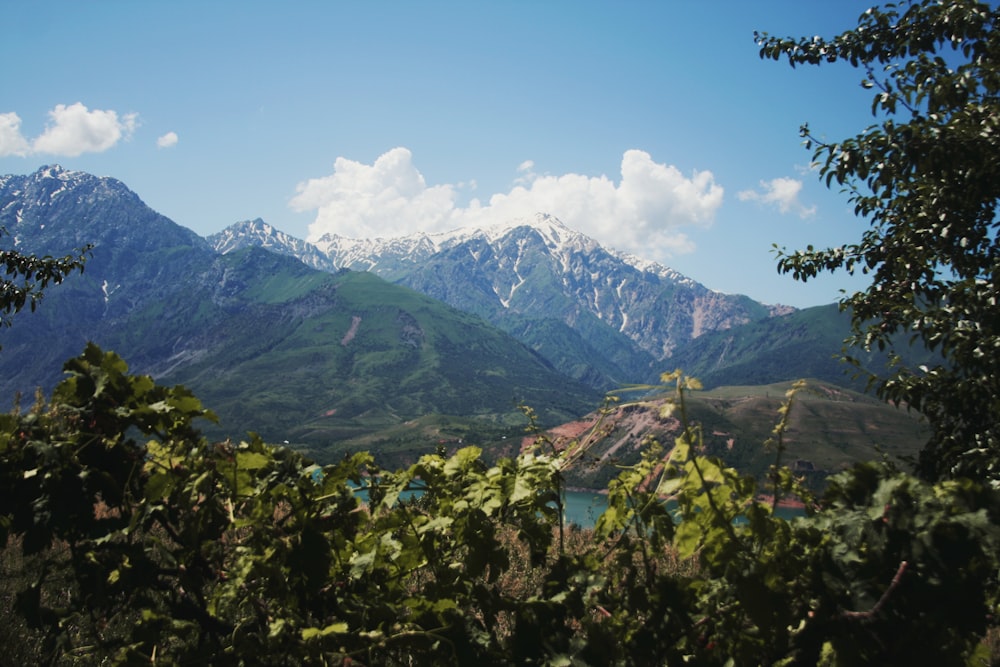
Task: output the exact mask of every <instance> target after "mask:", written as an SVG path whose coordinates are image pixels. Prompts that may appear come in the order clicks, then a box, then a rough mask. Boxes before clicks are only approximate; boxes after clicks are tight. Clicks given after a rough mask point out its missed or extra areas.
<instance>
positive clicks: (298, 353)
mask: <svg viewBox="0 0 1000 667" xmlns="http://www.w3.org/2000/svg"><path fill="white" fill-rule="evenodd" d="M0 228H3V230H5V231H4V232H3V233H0V250H3V249H8V248H10V247H12V246H14V247H16V248H17V249H18V250H19V251H20V252H22V253H24V254H27V255H53V256H57V257H58V256H64V255H67V254H76V252H77V251H78V249H80V248H82V247H84V246H86V245H88V244H92V252H91V254H90V257H89V259H88V260H87V262H86V266H85V270H84V271H83V272H82V273H73V274H72V275H71V276H69V277H68V278H67V279H66V280H65V281H63V283H62V284H59V285H51V284H50V285H49V288H48V289H46V291H45V293H44V299H43V303H42V305H41V306H40V307H39V308H38V309H37V312H22V313H19V314H18V315H17V316H16V317H15V318H14V320H15V321H14V326H12V327H10V328H7V327H0V404H3V406H4V408H3V409H7V406H9V405H10V400H11V399H13V398H14V396H15V395H16V393H17V392H21V393H23V394H24V395H25V396H31V392H32V391H33V390H34V389H35V388H36V387H42V388H44V389H45V390H48V389H51V387H52V386H53V385H54V384H55V382H56V381H57V380H58V379H59V378H60V377H61V375H62V374H61V369H62V368H63V364H64V362H66V360H68V359H71V358H73V357H76V356H77V355H79V354H80V353H81V352H82V351H83V350H84V348H85V346H86V345H87V344H88V342H93V343H95V344H97V345H99V346H101V347H102V348H103V349H104V350H106V351H107V350H114V351H115V352H116V353H118V354H120V355H121V356H122V358H124V359H125V360H126V361H127V363H128V364H129V367H130V369H131V370H132V371H133V372H137V373H148V374H151V375H153V376H154V377H156V378H157V379H159V380H160V381H162V382H164V383H165V384H168V385H169V384H174V383H181V384H183V385H185V386H186V387H188V388H190V389H191V390H193V391H195V393H196V394H197V395H198V396H199V397H200V398H202V399H203V400H204V401H205V404H206V405H207V406H211V408H212V409H213V411H215V412H216V413H217V414H218V415H219V417H220V419H221V425H220V426H218V427H214V426H208V425H205V424H203V425H202V427H203V428H210V429H214V430H213V433H214V434H215V435H217V436H219V437H225V436H228V435H233V436H236V437H239V436H240V434H243V433H245V432H246V431H247V430H253V431H256V432H259V433H261V434H262V435H263V436H264V437H265V438H268V439H270V440H271V441H281V440H290V441H292V442H296V443H297V444H308V445H310V446H316V447H319V448H320V449H321V450H324V451H332V449H331V450H325V448H327V447H339V446H341V445H340V444H338V443H339V442H340V441H343V440H344V439H345V438H347V437H353V436H358V437H362V436H365V435H366V434H368V433H371V432H373V431H377V430H379V429H381V428H387V427H390V426H393V425H397V424H400V423H402V422H405V421H409V420H414V419H417V418H420V417H423V416H426V415H430V414H446V415H449V416H450V417H449V419H450V418H451V416H454V417H457V418H459V419H460V420H463V421H464V420H466V419H468V420H473V421H477V422H478V421H479V420H483V423H484V424H487V425H488V428H489V429H491V430H492V429H494V428H496V426H495V425H496V424H497V423H512V422H510V421H509V420H511V419H514V420H519V419H520V417H521V414H520V412H519V410H518V409H517V403H516V402H515V401H524V402H525V403H526V404H529V405H532V407H533V408H535V409H536V410H538V414H539V415H540V417H541V418H542V419H543V420H546V421H548V423H558V422H560V421H565V420H567V419H570V418H573V417H576V416H579V415H580V414H583V413H585V412H587V411H589V410H591V409H593V406H594V405H595V404H596V402H597V400H598V396H597V394H596V392H594V390H593V388H592V387H588V386H585V385H583V384H582V383H579V382H575V381H573V380H572V379H570V378H567V377H566V376H565V375H563V374H561V373H559V372H558V371H556V369H554V368H553V366H552V364H550V363H548V362H546V360H545V359H543V358H541V357H540V356H539V355H538V354H537V353H534V352H533V351H532V350H530V349H528V348H527V347H526V346H525V345H523V344H522V343H521V342H519V341H517V340H515V339H514V338H513V337H512V336H510V335H509V334H507V333H505V332H503V331H500V330H498V329H497V328H496V327H494V326H491V325H490V324H489V323H487V322H486V321H484V320H482V319H481V318H476V317H471V316H469V315H468V314H466V313H462V312H460V311H457V310H456V309H454V308H451V307H449V306H447V305H445V304H443V303H441V302H440V301H436V300H434V299H431V298H429V297H427V296H425V295H422V294H419V293H416V292H414V291H413V290H411V289H406V288H403V287H401V286H398V285H394V284H392V283H390V282H388V281H385V280H382V279H381V278H379V277H377V276H375V275H373V274H369V273H363V272H359V271H344V272H337V273H335V274H331V273H326V272H322V271H317V270H315V269H313V268H310V267H308V266H305V265H304V264H303V263H302V262H300V261H298V260H296V259H294V258H291V257H286V256H283V255H280V254H278V253H275V252H272V251H268V250H265V249H262V248H259V247H255V246H259V245H267V246H269V247H273V246H271V244H270V243H269V242H270V240H271V239H272V238H273V239H275V243H277V244H278V245H279V246H281V247H282V248H286V249H289V248H291V249H295V250H296V251H301V250H303V249H305V250H308V249H309V248H308V245H307V244H305V243H304V242H298V241H297V240H296V239H292V238H291V237H287V236H284V235H281V234H280V232H278V231H277V230H275V229H273V228H271V227H269V226H266V225H265V224H264V223H262V222H259V221H253V222H248V223H241V224H240V225H238V226H237V228H236V229H234V230H230V231H232V232H233V233H231V234H228V235H227V234H220V235H217V237H216V238H215V241H216V242H219V243H226V244H227V248H229V249H230V250H231V252H229V254H225V255H223V254H220V253H218V252H216V251H215V250H214V249H213V248H212V247H211V246H210V244H209V243H208V242H207V241H206V240H205V239H203V238H202V237H200V236H198V235H197V234H195V233H194V232H193V231H191V230H189V229H186V228H184V227H182V226H180V225H178V224H176V223H174V222H173V221H171V220H169V219H168V218H166V217H165V216H162V215H160V214H159V213H157V212H156V211H154V210H152V209H150V208H149V207H148V206H146V204H144V203H143V202H142V201H141V200H140V198H139V197H138V196H137V195H136V194H135V193H133V192H132V191H130V190H129V189H128V188H127V187H125V186H124V185H123V184H122V183H121V182H120V181H117V180H114V179H111V178H104V177H97V176H93V175H90V174H86V173H83V172H73V171H67V170H64V169H61V168H59V167H45V168H43V169H40V170H38V171H37V172H35V173H33V174H28V175H23V176H22V175H15V176H2V177H0ZM237 230H238V232H237ZM15 243H16V244H17V245H16V246H15ZM241 245H246V246H250V247H243V248H242V249H238V250H237V249H236V248H238V247H239V246H241ZM316 252H318V251H316ZM554 387H558V388H559V391H558V392H554V391H553V388H554ZM213 437H214V436H213ZM429 442H433V441H429ZM425 444H426V443H425ZM317 451H319V450H317Z"/></svg>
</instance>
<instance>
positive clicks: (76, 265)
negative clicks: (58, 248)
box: [0, 227, 92, 326]
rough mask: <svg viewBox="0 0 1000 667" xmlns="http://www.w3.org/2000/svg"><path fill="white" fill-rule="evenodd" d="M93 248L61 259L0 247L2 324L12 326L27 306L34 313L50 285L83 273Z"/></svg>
mask: <svg viewBox="0 0 1000 667" xmlns="http://www.w3.org/2000/svg"><path fill="white" fill-rule="evenodd" d="M4 234H9V233H8V232H7V230H6V229H4V228H3V227H0V238H2V237H3V236H4ZM91 247H92V246H89V245H88V246H86V247H84V248H82V249H81V250H80V251H79V253H78V254H77V255H76V256H74V255H67V256H66V257H62V258H56V257H50V256H45V257H38V256H36V255H29V254H25V253H22V252H19V251H17V250H15V249H12V248H11V249H6V248H0V267H3V272H4V276H3V277H2V278H0V325H2V326H10V325H11V319H12V318H13V316H14V315H15V314H17V312H18V311H20V310H21V309H22V308H24V307H25V306H30V308H31V310H32V311H34V310H35V308H37V307H38V302H39V301H40V300H41V298H42V294H43V292H44V290H45V289H46V288H47V287H48V286H49V285H50V284H53V285H58V284H59V283H61V282H62V281H63V279H64V278H65V277H66V276H68V275H69V274H71V273H73V272H74V271H80V272H81V273H82V272H83V265H84V263H85V262H86V261H87V254H88V253H89V252H90V249H91Z"/></svg>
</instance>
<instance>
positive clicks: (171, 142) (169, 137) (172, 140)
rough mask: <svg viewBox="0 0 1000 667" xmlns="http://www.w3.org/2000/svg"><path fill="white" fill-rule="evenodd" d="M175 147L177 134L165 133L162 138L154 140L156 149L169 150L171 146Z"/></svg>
mask: <svg viewBox="0 0 1000 667" xmlns="http://www.w3.org/2000/svg"><path fill="white" fill-rule="evenodd" d="M176 145H177V133H176V132H167V133H166V134H164V135H163V136H162V137H160V138H159V139H157V140H156V147H157V148H170V147H171V146H176Z"/></svg>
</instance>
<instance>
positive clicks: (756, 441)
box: [569, 380, 928, 488]
mask: <svg viewBox="0 0 1000 667" xmlns="http://www.w3.org/2000/svg"><path fill="white" fill-rule="evenodd" d="M791 387H792V382H781V383H775V384H770V385H760V386H726V387H718V388H716V389H712V390H709V391H701V392H693V393H689V394H686V399H685V401H686V407H687V414H688V417H689V419H690V420H691V421H692V422H693V423H696V424H699V425H700V426H701V428H702V432H703V433H704V443H705V448H706V452H707V453H709V454H711V455H713V456H719V457H720V458H722V459H723V460H724V461H726V463H727V464H729V465H731V466H733V467H735V468H737V469H739V470H740V471H741V472H743V473H746V474H750V475H753V476H755V477H758V478H763V477H764V476H766V474H767V471H768V469H769V466H771V465H772V464H773V463H775V461H776V453H775V451H774V450H772V449H768V448H765V447H764V442H765V441H767V440H768V438H769V437H771V435H772V431H773V428H774V426H775V424H776V423H777V422H778V417H779V413H778V409H779V407H780V406H781V403H782V401H784V400H786V397H785V395H786V392H787V391H788V390H789V389H790V388H791ZM665 400H666V398H653V399H649V405H648V406H646V407H637V406H630V407H626V408H623V409H619V410H618V411H616V412H615V414H614V415H613V416H612V417H611V418H610V419H609V420H608V423H609V424H610V425H611V428H610V431H609V433H608V436H607V437H606V438H603V439H602V440H601V441H600V442H598V443H597V444H596V445H595V446H594V447H593V448H592V449H591V451H590V454H591V456H589V457H586V458H585V459H583V460H582V461H581V463H580V465H578V466H577V467H576V468H575V469H574V470H573V471H572V472H571V473H570V474H569V478H570V480H571V483H572V484H574V485H577V486H582V487H587V488H604V486H605V485H606V483H607V481H608V480H609V479H611V478H612V477H613V476H614V475H615V474H616V473H617V470H618V466H620V465H624V464H632V463H634V462H635V461H636V460H638V457H639V451H640V448H641V445H642V438H643V437H645V436H646V435H647V434H652V435H655V436H656V437H657V438H658V439H659V440H660V441H661V442H663V443H664V444H665V445H668V446H669V445H671V444H672V443H673V440H674V438H675V437H676V436H677V435H678V433H679V427H680V423H679V422H678V421H677V419H676V418H674V417H669V418H665V419H664V418H660V416H659V406H660V405H662V403H663V401H665ZM927 437H928V431H927V429H926V426H925V424H924V423H923V422H922V421H921V420H920V419H919V418H918V417H917V415H916V414H914V413H910V412H907V411H906V410H905V409H900V408H896V407H894V406H892V405H888V404H886V403H884V402H882V401H879V400H878V399H876V398H874V397H872V396H868V395H866V394H861V393H858V392H856V391H853V390H850V389H844V388H843V387H839V386H837V385H834V384H830V383H827V382H822V381H819V380H809V381H807V383H806V388H805V389H803V390H801V391H799V392H798V393H797V394H796V396H795V399H794V404H793V406H792V410H791V413H790V416H789V422H788V428H787V430H786V432H785V435H784V444H785V446H786V451H785V453H784V455H783V457H782V462H783V463H784V464H785V465H788V466H790V467H791V468H792V469H793V470H795V471H796V473H797V474H799V475H801V476H803V477H805V478H806V479H807V480H808V481H809V483H810V484H811V485H813V486H815V487H817V488H818V487H820V486H822V484H823V482H824V480H825V479H826V477H827V476H828V475H830V474H832V473H835V472H838V471H840V470H843V469H845V468H847V467H848V466H850V465H852V464H854V463H856V462H861V461H870V460H872V459H878V458H882V457H883V456H884V457H885V458H887V459H888V460H890V461H893V462H894V463H896V464H897V465H899V466H900V467H901V468H903V469H909V467H910V464H909V461H910V459H911V458H912V457H913V456H915V455H916V454H917V452H918V451H919V450H920V448H921V447H923V445H924V443H925V442H926V440H927Z"/></svg>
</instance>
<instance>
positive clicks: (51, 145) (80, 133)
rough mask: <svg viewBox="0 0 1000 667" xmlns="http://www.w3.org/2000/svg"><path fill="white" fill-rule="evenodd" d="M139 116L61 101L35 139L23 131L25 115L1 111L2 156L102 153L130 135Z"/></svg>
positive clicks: (70, 155)
mask: <svg viewBox="0 0 1000 667" xmlns="http://www.w3.org/2000/svg"><path fill="white" fill-rule="evenodd" d="M138 124H139V116H138V114H135V113H127V114H124V115H122V116H119V115H118V113H117V112H115V111H105V110H102V109H94V110H93V111H91V110H90V109H88V108H87V107H86V106H84V105H83V104H81V103H79V102H77V103H76V104H70V105H68V106H67V105H65V104H57V105H56V106H55V108H54V109H52V111H50V112H49V122H48V124H47V125H46V126H45V131H44V132H42V134H40V135H39V136H38V137H36V138H35V139H34V140H33V141H30V142H29V141H28V140H27V139H25V137H24V136H23V135H22V134H21V118H20V117H19V116H18V115H17V114H16V113H5V114H0V156H4V155H19V156H26V155H30V154H33V153H48V154H51V155H63V156H66V157H76V156H78V155H81V154H83V153H101V152H103V151H106V150H108V149H109V148H111V147H112V146H114V145H115V144H117V143H118V142H119V141H121V140H122V139H126V140H127V139H130V138H131V137H132V133H133V132H134V131H135V128H136V127H137V126H138Z"/></svg>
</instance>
